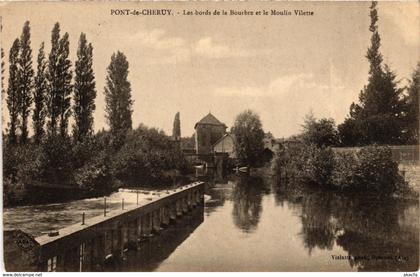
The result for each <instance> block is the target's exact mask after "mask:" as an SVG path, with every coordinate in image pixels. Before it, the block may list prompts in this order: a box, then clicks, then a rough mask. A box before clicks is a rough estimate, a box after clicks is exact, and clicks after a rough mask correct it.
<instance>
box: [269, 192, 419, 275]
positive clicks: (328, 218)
mask: <svg viewBox="0 0 420 277" xmlns="http://www.w3.org/2000/svg"><path fill="white" fill-rule="evenodd" d="M276 202H277V203H278V204H280V205H282V204H283V203H284V202H287V203H288V205H292V208H294V209H295V210H297V211H298V212H300V213H301V221H302V232H301V235H302V239H303V242H304V245H305V247H306V248H307V249H308V250H309V252H310V253H311V251H312V250H313V249H314V248H316V247H317V248H319V249H328V250H331V249H332V247H333V245H334V242H335V243H336V244H337V245H338V246H341V247H342V248H343V249H344V250H345V251H347V252H348V255H350V256H353V257H362V256H367V257H371V259H370V260H368V259H358V260H349V263H350V265H351V266H352V267H356V268H357V269H358V270H360V271H375V270H376V271H410V270H416V269H417V268H418V260H419V254H418V251H419V233H418V232H419V229H418V203H417V204H415V203H414V204H413V203H411V204H408V203H405V202H403V201H398V200H394V199H374V198H367V197H360V196H344V195H337V194H334V193H331V192H325V191H323V192H313V191H312V192H308V191H305V190H304V189H302V188H297V189H294V190H284V189H278V190H277V195H276ZM412 222H417V224H413V223H412ZM332 254H335V253H332ZM395 256H403V257H405V258H408V260H404V259H400V260H398V259H395ZM372 257H373V259H372ZM374 257H376V258H374ZM378 257H379V258H378ZM390 257H392V259H389V258H390ZM386 258H387V259H386Z"/></svg>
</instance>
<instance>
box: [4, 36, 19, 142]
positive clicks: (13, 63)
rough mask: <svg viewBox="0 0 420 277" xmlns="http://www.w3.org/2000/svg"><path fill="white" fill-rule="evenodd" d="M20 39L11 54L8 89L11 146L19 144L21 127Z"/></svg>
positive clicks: (7, 100)
mask: <svg viewBox="0 0 420 277" xmlns="http://www.w3.org/2000/svg"><path fill="white" fill-rule="evenodd" d="M18 62H19V39H16V40H15V41H14V42H13V45H12V47H11V48H10V53H9V80H8V81H9V85H8V87H7V98H6V103H7V109H8V110H9V120H10V121H9V123H8V130H7V133H8V141H9V143H10V144H16V143H17V134H16V131H17V128H18V127H19V98H18V90H19V74H18V67H19V65H18Z"/></svg>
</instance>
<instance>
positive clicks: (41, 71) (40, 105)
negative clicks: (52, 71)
mask: <svg viewBox="0 0 420 277" xmlns="http://www.w3.org/2000/svg"><path fill="white" fill-rule="evenodd" d="M46 70H47V63H46V61H45V53H44V43H41V47H40V48H39V52H38V59H37V73H36V76H35V82H34V83H35V88H34V106H35V107H34V111H33V114H32V122H33V124H32V125H33V128H34V141H35V142H36V143H40V142H41V140H42V138H43V137H44V134H45V131H44V125H45V117H46V103H45V100H46V93H47V88H48V87H47V85H48V84H47V79H46Z"/></svg>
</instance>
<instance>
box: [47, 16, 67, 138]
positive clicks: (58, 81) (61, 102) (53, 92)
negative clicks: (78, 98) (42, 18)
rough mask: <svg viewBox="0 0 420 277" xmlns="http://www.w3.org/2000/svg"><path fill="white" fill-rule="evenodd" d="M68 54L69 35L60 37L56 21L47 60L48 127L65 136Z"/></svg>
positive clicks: (54, 132)
mask: <svg viewBox="0 0 420 277" xmlns="http://www.w3.org/2000/svg"><path fill="white" fill-rule="evenodd" d="M68 56H69V35H68V33H65V34H64V36H63V37H62V38H61V39H60V24H59V23H58V22H57V23H56V24H55V25H54V28H53V30H52V32H51V52H50V55H49V62H48V74H47V79H48V83H49V88H48V115H49V124H48V129H49V131H50V132H51V133H52V134H56V133H57V132H58V131H59V132H60V135H61V136H62V137H65V136H67V128H68V119H69V117H70V114H71V110H70V97H71V91H72V86H71V78H72V71H71V69H70V68H71V62H70V60H69V59H68Z"/></svg>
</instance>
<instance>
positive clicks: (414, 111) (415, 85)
mask: <svg viewBox="0 0 420 277" xmlns="http://www.w3.org/2000/svg"><path fill="white" fill-rule="evenodd" d="M419 90H420V62H418V63H417V68H416V69H415V70H414V72H413V75H412V78H411V80H410V85H409V87H408V96H407V97H406V100H405V101H406V113H407V114H406V122H407V123H406V124H407V139H406V142H407V143H413V144H418V142H419V112H420V111H419Z"/></svg>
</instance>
